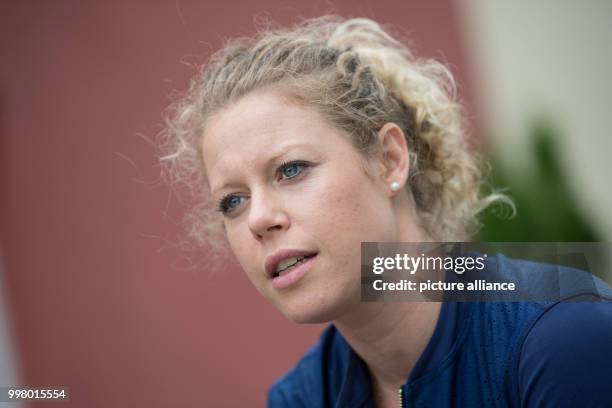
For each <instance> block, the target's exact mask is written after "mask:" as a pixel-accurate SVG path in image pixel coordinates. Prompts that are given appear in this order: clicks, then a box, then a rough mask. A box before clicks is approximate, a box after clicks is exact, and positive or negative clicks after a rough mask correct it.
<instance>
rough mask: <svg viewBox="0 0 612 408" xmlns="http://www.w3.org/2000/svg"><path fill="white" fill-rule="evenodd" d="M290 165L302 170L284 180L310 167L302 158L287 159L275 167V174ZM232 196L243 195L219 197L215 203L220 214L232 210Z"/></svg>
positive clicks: (299, 174)
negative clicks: (230, 202) (287, 160)
mask: <svg viewBox="0 0 612 408" xmlns="http://www.w3.org/2000/svg"><path fill="white" fill-rule="evenodd" d="M291 166H299V167H302V171H300V172H299V173H298V174H296V175H295V176H292V177H286V178H285V180H293V179H295V178H298V177H300V176H301V175H302V174H303V172H304V170H306V169H307V168H308V167H310V163H308V162H305V161H302V160H295V161H289V162H282V163H281V164H280V165H279V166H278V168H277V169H276V174H277V175H282V174H283V172H284V171H285V170H286V169H287V168H289V167H291ZM234 197H241V198H244V197H243V196H239V195H235V194H228V195H226V196H225V197H223V198H221V199H220V200H219V204H218V205H217V211H219V212H220V213H222V214H224V215H225V214H228V213H229V212H231V211H232V209H231V208H229V201H230V200H231V199H232V198H234Z"/></svg>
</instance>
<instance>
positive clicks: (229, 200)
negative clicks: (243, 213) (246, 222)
mask: <svg viewBox="0 0 612 408" xmlns="http://www.w3.org/2000/svg"><path fill="white" fill-rule="evenodd" d="M243 199H244V197H241V196H236V195H230V196H226V197H223V198H222V199H221V200H220V201H219V207H218V208H217V210H218V211H220V212H222V213H223V214H227V213H228V212H230V211H232V210H233V209H234V208H236V207H238V206H239V205H240V203H242V200H243Z"/></svg>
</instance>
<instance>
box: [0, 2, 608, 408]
mask: <svg viewBox="0 0 612 408" xmlns="http://www.w3.org/2000/svg"><path fill="white" fill-rule="evenodd" d="M326 13H336V14H340V15H343V16H347V17H348V16H365V17H370V18H374V19H376V20H377V21H379V22H381V23H383V24H390V25H392V26H394V27H395V28H396V29H397V30H399V31H401V32H403V33H405V34H406V35H408V36H409V37H410V38H411V39H412V41H413V44H414V47H415V50H416V53H417V54H418V55H421V56H428V57H433V58H438V59H441V60H443V61H445V62H446V63H447V64H448V65H449V66H450V68H451V70H452V71H453V73H454V75H455V77H456V79H457V81H458V83H459V85H460V88H459V95H460V97H461V98H462V99H463V101H464V102H465V105H466V108H467V112H468V118H469V122H470V126H471V129H472V132H471V137H473V138H474V139H473V140H474V141H476V142H478V143H479V144H480V145H481V146H482V147H483V148H484V149H485V151H486V152H487V155H488V157H489V159H490V160H491V163H492V169H493V171H492V178H491V183H492V185H493V186H495V187H506V188H507V189H508V190H507V191H506V192H507V193H508V194H509V195H510V196H512V197H513V198H514V199H515V202H516V203H517V210H518V214H517V216H516V217H515V218H512V219H508V218H507V217H505V216H504V214H503V213H502V214H500V211H498V212H497V213H496V211H489V212H488V213H487V214H485V217H484V221H485V227H484V228H483V230H482V231H481V232H480V235H479V237H477V239H481V240H490V241H610V237H611V235H612V206H611V205H609V203H610V199H611V195H612V188H610V181H609V178H610V177H611V176H612V172H611V171H610V170H612V166H611V165H610V158H609V157H608V156H609V155H610V153H612V138H611V137H610V130H611V128H612V121H611V120H610V101H611V100H612V81H610V80H609V78H608V76H609V73H610V72H612V48H610V46H609V44H610V40H612V25H610V24H609V21H610V18H611V17H612V2H609V1H606V0H600V1H596V0H592V1H584V2H575V1H569V0H567V1H565V0H563V1H555V0H545V1H539V2H529V1H518V2H508V1H502V0H496V1H493V0H463V1H451V0H439V1H435V2H433V1H407V0H404V1H397V2H391V1H386V0H376V1H374V0H350V1H349V0H335V1H330V0H325V1H318V0H315V1H311V2H298V1H289V0H257V1H251V2H238V1H232V0H229V1H225V2H223V3H222V4H220V3H218V2H212V1H197V0H167V1H166V0H158V1H109V2H104V1H88V2H82V1H74V0H73V1H69V0H56V1H26V0H24V1H4V2H2V3H1V4H0V27H2V35H1V36H0V58H1V59H0V186H1V194H2V197H1V202H0V203H1V206H2V207H1V208H0V386H5V385H24V386H33V387H34V386H35V387H46V386H63V387H68V388H69V389H70V393H71V400H70V402H68V403H66V404H63V405H62V406H70V407H134V406H136V407H139V406H147V407H168V406H171V407H196V406H197V407H202V406H205V407H208V406H211V407H212V406H214V407H233V406H238V405H242V406H262V405H264V401H265V394H266V391H267V389H268V387H269V386H270V384H271V383H272V382H273V381H274V380H275V379H276V378H278V377H279V376H280V375H281V374H283V373H284V372H286V371H287V370H288V369H289V368H290V367H292V366H293V365H294V364H295V363H296V361H297V359H298V358H299V356H301V355H302V354H303V353H304V352H305V351H306V350H307V348H308V347H310V346H311V345H312V344H314V342H315V341H316V340H317V338H318V335H319V333H320V332H321V330H322V328H323V326H321V325H315V326H298V325H295V324H293V323H290V322H288V321H286V320H285V319H284V318H283V317H282V316H281V315H280V313H278V312H277V311H276V310H275V309H273V307H272V306H271V305H269V304H267V303H266V301H265V300H264V299H263V298H261V296H260V295H259V294H258V293H257V292H256V291H255V290H254V289H253V288H252V287H251V286H250V283H249V282H248V281H247V279H246V277H245V276H244V275H243V273H242V272H241V271H240V268H239V267H238V265H237V264H236V263H235V262H228V263H227V265H224V267H223V268H217V269H223V270H222V271H221V270H209V269H202V268H193V267H190V266H191V265H190V263H189V260H188V259H186V258H185V257H184V254H183V253H181V251H180V250H179V249H178V248H177V247H176V243H177V242H178V237H180V234H181V230H180V228H179V227H178V226H177V223H178V221H179V220H180V215H181V208H180V205H179V204H178V203H177V202H176V200H175V199H174V198H173V197H172V196H171V194H170V193H169V191H168V189H167V188H166V187H165V186H163V185H162V184H161V183H160V182H159V167H158V166H157V160H156V157H155V149H154V148H153V147H152V146H151V145H150V144H149V142H148V140H151V139H154V138H155V135H156V134H157V133H158V132H159V131H160V130H161V126H162V119H161V112H162V110H163V109H164V108H165V107H166V106H167V105H168V104H169V103H170V95H171V94H172V93H173V91H176V90H178V91H180V90H184V89H185V88H186V87H187V84H188V81H189V78H191V77H192V76H193V75H194V74H195V72H196V67H197V66H198V65H199V64H201V63H203V62H205V61H206V59H207V57H208V56H209V55H210V54H211V52H213V51H214V50H216V49H217V48H218V47H219V46H220V45H221V44H222V42H223V39H226V38H229V37H234V36H238V35H250V34H253V32H254V20H255V17H254V16H260V17H261V16H268V17H270V18H272V19H274V20H276V21H278V22H280V23H282V24H284V25H289V24H292V23H294V22H296V21H297V20H298V19H299V18H300V17H312V16H318V15H321V14H326ZM506 213H507V211H506ZM506 215H507V214H506ZM202 255H203V256H204V257H205V256H206V252H205V250H203V252H202ZM33 405H34V404H33ZM35 405H36V406H42V405H44V404H40V403H38V404H35ZM10 406H11V407H16V406H19V405H18V404H14V403H11V404H10ZM22 406H28V405H27V404H23V405H22Z"/></svg>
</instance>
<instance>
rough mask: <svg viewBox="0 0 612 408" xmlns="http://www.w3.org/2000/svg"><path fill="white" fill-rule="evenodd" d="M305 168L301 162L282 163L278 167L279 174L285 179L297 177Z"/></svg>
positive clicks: (304, 164)
mask: <svg viewBox="0 0 612 408" xmlns="http://www.w3.org/2000/svg"><path fill="white" fill-rule="evenodd" d="M306 166H307V164H306V163H303V162H291V163H283V164H281V166H280V167H279V169H280V174H281V176H283V178H285V179H290V178H294V177H296V176H299V175H300V174H301V173H302V172H303V171H304V169H305V168H306Z"/></svg>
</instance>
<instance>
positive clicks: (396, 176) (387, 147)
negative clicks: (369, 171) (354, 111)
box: [378, 122, 410, 191]
mask: <svg viewBox="0 0 612 408" xmlns="http://www.w3.org/2000/svg"><path fill="white" fill-rule="evenodd" d="M378 137H379V140H380V144H381V149H382V161H383V163H382V164H383V166H384V172H383V178H384V181H385V183H386V184H387V185H388V186H390V188H391V190H392V191H398V190H399V189H400V187H401V185H402V184H403V182H404V181H405V180H406V179H407V178H408V169H409V166H410V159H409V155H408V145H407V142H406V137H405V135H404V132H403V131H402V129H401V128H400V127H399V126H398V125H397V124H395V123H393V122H388V123H385V124H384V125H383V126H382V127H381V128H380V130H379V131H378ZM396 183H397V184H396Z"/></svg>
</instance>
